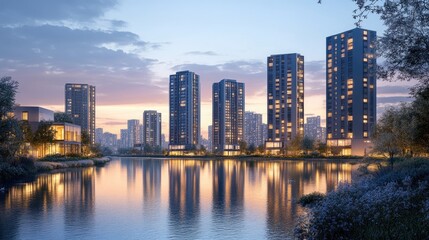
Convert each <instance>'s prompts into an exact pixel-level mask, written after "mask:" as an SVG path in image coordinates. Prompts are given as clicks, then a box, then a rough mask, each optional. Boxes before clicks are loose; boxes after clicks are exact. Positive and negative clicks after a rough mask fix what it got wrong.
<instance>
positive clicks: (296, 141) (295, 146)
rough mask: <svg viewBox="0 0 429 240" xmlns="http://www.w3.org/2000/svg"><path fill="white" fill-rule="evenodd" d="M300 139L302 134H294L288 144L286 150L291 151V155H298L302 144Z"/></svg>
mask: <svg viewBox="0 0 429 240" xmlns="http://www.w3.org/2000/svg"><path fill="white" fill-rule="evenodd" d="M302 139H303V138H302V136H300V135H296V136H295V137H294V138H293V139H292V141H290V143H289V144H288V152H289V151H290V152H292V154H293V155H299V152H300V150H301V146H302Z"/></svg>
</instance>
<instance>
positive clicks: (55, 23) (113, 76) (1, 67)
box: [0, 0, 168, 105]
mask: <svg viewBox="0 0 429 240" xmlns="http://www.w3.org/2000/svg"><path fill="white" fill-rule="evenodd" d="M116 5H117V1H116V0H115V1H113V0H91V1H87V0H70V1H57V0H40V1H22V0H16V1H5V2H4V3H2V6H1V8H0V18H1V19H2V22H1V23H0V35H1V36H2V44H1V45H0V53H1V56H0V72H3V73H4V74H5V73H6V74H8V75H11V76H12V77H13V78H14V79H15V80H17V81H19V83H20V87H19V93H18V96H17V100H18V102H19V103H21V104H39V105H58V104H64V84H65V83H68V82H71V83H88V84H92V85H95V86H96V92H97V105H115V104H138V103H142V102H152V103H160V102H167V101H168V95H167V94H166V89H168V86H166V87H165V89H164V88H163V87H159V86H156V85H155V84H153V81H152V78H153V75H154V74H153V72H152V70H151V68H152V66H153V65H155V64H157V63H158V61H157V60H156V59H150V58H145V57H144V53H145V51H146V50H148V49H156V48H159V47H160V46H161V44H158V43H149V42H147V41H144V40H142V39H141V38H140V37H139V36H138V35H137V34H135V33H132V32H129V31H118V30H117V29H118V28H123V27H125V26H126V22H124V21H121V20H108V19H103V18H102V17H103V16H104V13H105V12H106V11H108V10H111V9H112V8H114V7H115V6H116ZM85 22H92V23H93V24H91V26H94V27H93V28H88V27H82V26H83V25H85ZM100 24H101V25H100ZM106 24H107V26H106ZM103 26H104V27H103Z"/></svg>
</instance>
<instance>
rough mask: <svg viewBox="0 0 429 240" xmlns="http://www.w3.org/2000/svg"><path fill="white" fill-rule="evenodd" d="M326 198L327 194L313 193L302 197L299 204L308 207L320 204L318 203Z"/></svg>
mask: <svg viewBox="0 0 429 240" xmlns="http://www.w3.org/2000/svg"><path fill="white" fill-rule="evenodd" d="M324 198H325V194H323V193H320V192H313V193H310V194H307V195H304V196H302V197H301V198H300V199H299V203H300V204H301V205H302V206H304V207H305V206H308V205H311V204H315V203H318V202H320V201H322V200H323V199H324Z"/></svg>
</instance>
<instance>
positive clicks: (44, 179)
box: [0, 168, 95, 239]
mask: <svg viewBox="0 0 429 240" xmlns="http://www.w3.org/2000/svg"><path fill="white" fill-rule="evenodd" d="M94 176H95V173H94V168H86V169H78V170H76V171H68V172H64V173H56V174H47V175H41V176H39V177H38V178H37V179H36V180H35V181H34V182H30V183H25V184H22V185H16V186H14V187H12V188H10V189H9V191H8V192H7V193H5V195H4V196H0V210H1V214H0V223H1V224H0V239H14V238H17V237H18V236H19V235H18V231H20V230H19V229H20V228H21V229H34V231H37V230H39V229H36V226H34V225H33V224H34V222H40V223H45V222H47V221H58V219H53V218H52V219H47V215H46V214H45V213H49V214H52V212H53V211H63V212H64V213H63V215H62V216H63V221H64V228H65V230H66V231H65V233H66V235H64V236H62V237H64V238H66V239H70V238H71V236H67V233H69V234H73V235H84V234H86V231H89V229H91V228H92V224H93V219H94V212H95V208H94V203H95V178H94ZM41 213H43V214H41ZM49 216H51V215H49ZM60 216H61V214H60ZM28 219H31V221H30V222H26V221H24V220H28ZM56 224H57V223H53V225H56ZM82 226H85V227H82Z"/></svg>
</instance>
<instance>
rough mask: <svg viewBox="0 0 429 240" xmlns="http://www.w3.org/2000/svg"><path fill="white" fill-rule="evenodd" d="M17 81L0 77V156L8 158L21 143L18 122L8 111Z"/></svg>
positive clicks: (13, 99) (13, 100)
mask: <svg viewBox="0 0 429 240" xmlns="http://www.w3.org/2000/svg"><path fill="white" fill-rule="evenodd" d="M17 89H18V82H17V81H14V80H12V78H11V77H2V78H1V79H0V157H1V158H2V159H4V160H10V159H11V158H13V157H15V155H16V154H17V152H18V151H19V149H20V147H21V145H22V143H23V135H22V131H21V128H20V126H19V122H18V121H17V120H15V119H13V118H12V117H10V116H8V113H9V112H11V111H13V106H14V105H15V95H16V91H17Z"/></svg>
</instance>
